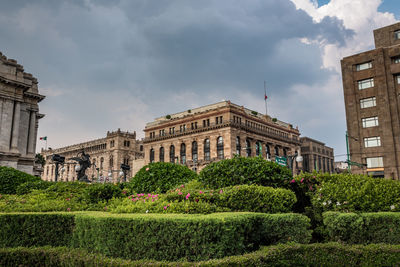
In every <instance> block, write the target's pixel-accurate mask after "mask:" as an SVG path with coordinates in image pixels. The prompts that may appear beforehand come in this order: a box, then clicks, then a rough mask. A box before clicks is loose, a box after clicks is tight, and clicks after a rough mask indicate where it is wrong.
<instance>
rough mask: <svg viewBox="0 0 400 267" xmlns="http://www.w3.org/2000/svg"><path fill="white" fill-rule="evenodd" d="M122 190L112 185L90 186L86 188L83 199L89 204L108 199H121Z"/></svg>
mask: <svg viewBox="0 0 400 267" xmlns="http://www.w3.org/2000/svg"><path fill="white" fill-rule="evenodd" d="M122 196H123V194H122V189H121V188H120V187H119V186H117V185H114V184H109V183H106V184H92V185H90V186H88V187H86V189H85V192H84V199H85V200H86V201H87V202H89V203H98V202H100V201H108V200H110V199H112V198H113V197H114V198H118V197H122Z"/></svg>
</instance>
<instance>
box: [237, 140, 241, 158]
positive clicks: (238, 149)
mask: <svg viewBox="0 0 400 267" xmlns="http://www.w3.org/2000/svg"><path fill="white" fill-rule="evenodd" d="M240 150H242V148H241V147H240V137H239V136H236V154H237V155H239V156H240Z"/></svg>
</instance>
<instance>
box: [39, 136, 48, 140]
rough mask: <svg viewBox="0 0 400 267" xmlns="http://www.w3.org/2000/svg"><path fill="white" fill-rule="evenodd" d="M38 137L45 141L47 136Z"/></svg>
mask: <svg viewBox="0 0 400 267" xmlns="http://www.w3.org/2000/svg"><path fill="white" fill-rule="evenodd" d="M39 139H40V140H44V141H47V136H43V137H40V138H39Z"/></svg>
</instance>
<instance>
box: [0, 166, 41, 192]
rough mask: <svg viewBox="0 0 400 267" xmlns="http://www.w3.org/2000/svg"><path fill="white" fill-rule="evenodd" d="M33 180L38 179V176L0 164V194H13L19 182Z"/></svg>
mask: <svg viewBox="0 0 400 267" xmlns="http://www.w3.org/2000/svg"><path fill="white" fill-rule="evenodd" d="M33 181H40V178H39V177H35V176H33V175H30V174H27V173H25V172H21V171H19V170H16V169H14V168H11V167H6V166H0V194H15V193H16V190H17V187H18V186H19V185H20V184H23V183H26V182H33Z"/></svg>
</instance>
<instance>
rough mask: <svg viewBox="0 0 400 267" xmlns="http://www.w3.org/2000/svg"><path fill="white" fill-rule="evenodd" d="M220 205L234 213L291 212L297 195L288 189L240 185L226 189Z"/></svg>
mask: <svg viewBox="0 0 400 267" xmlns="http://www.w3.org/2000/svg"><path fill="white" fill-rule="evenodd" d="M218 195H219V197H220V200H219V202H218V203H219V205H220V206H222V207H227V208H229V209H231V210H232V211H253V212H264V213H284V212H291V210H292V206H293V204H294V203H296V195H295V194H294V193H293V192H292V191H290V190H287V189H282V188H272V187H267V186H257V185H240V186H233V187H229V188H224V189H223V193H222V194H218Z"/></svg>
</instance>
